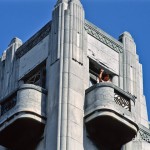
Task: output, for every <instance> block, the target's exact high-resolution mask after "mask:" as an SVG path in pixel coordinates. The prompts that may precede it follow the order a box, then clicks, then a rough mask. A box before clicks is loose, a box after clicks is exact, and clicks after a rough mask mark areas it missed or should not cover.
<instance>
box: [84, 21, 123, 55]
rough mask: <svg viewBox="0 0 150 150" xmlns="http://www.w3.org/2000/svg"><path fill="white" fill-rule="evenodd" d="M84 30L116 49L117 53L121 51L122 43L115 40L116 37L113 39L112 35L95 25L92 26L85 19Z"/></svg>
mask: <svg viewBox="0 0 150 150" xmlns="http://www.w3.org/2000/svg"><path fill="white" fill-rule="evenodd" d="M85 30H86V31H87V33H88V34H89V35H91V36H93V37H94V38H96V39H97V40H99V41H100V42H102V43H104V44H105V45H107V46H108V47H110V48H111V49H113V50H115V51H117V52H118V53H119V52H121V53H122V52H123V44H122V43H120V42H119V41H117V40H116V39H114V38H113V37H111V36H110V35H108V34H107V33H105V32H104V31H102V30H101V29H99V28H97V27H96V26H94V25H93V24H92V23H90V22H89V21H87V20H85Z"/></svg>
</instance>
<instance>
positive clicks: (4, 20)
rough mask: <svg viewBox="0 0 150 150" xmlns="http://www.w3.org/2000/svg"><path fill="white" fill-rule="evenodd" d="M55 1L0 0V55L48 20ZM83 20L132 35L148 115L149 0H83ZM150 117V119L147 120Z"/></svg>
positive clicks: (112, 33) (149, 58)
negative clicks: (16, 39)
mask: <svg viewBox="0 0 150 150" xmlns="http://www.w3.org/2000/svg"><path fill="white" fill-rule="evenodd" d="M55 3H56V0H0V54H1V53H2V52H3V51H4V50H5V49H6V48H7V45H8V44H9V43H10V41H11V39H12V38H13V37H16V36H17V37H19V38H20V39H22V41H23V42H25V41H26V40H27V39H28V38H30V37H31V36H32V35H33V34H34V33H36V32H37V31H38V30H39V29H40V28H41V27H42V26H44V25H45V24H46V23H47V22H48V21H49V20H50V19H51V13H52V9H53V7H54V4H55ZM82 4H83V7H84V9H85V14H86V19H87V20H89V21H91V22H92V23H94V24H95V25H97V26H98V27H100V28H101V29H103V30H104V31H105V32H107V33H108V34H110V35H112V36H113V37H115V38H116V39H118V37H119V35H120V34H121V33H123V32H124V31H129V32H130V33H131V35H132V36H133V38H134V40H135V42H136V45H137V53H138V55H139V56H140V63H142V64H143V74H144V94H145V95H146V99H147V105H148V110H149V116H150V86H149V85H150V80H149V71H150V47H149V45H150V0H82ZM149 118H150V117H149Z"/></svg>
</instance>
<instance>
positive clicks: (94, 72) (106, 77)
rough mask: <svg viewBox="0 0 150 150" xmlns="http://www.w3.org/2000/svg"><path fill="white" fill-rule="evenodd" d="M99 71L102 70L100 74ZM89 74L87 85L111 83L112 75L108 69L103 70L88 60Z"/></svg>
mask: <svg viewBox="0 0 150 150" xmlns="http://www.w3.org/2000/svg"><path fill="white" fill-rule="evenodd" d="M101 70H103V72H102V73H100V72H101ZM89 74H90V83H89V85H90V86H92V85H94V84H96V83H99V82H111V81H112V74H111V73H110V71H109V70H108V69H105V68H104V67H103V66H101V65H99V64H98V63H96V62H94V61H93V60H90V64H89Z"/></svg>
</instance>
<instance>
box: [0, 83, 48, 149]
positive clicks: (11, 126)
mask: <svg viewBox="0 0 150 150" xmlns="http://www.w3.org/2000/svg"><path fill="white" fill-rule="evenodd" d="M45 105H46V90H45V89H42V88H41V87H38V86H35V85H31V84H24V85H22V86H21V87H20V88H18V89H17V90H16V92H13V95H10V97H7V98H6V99H3V100H1V103H0V106H1V117H0V144H1V145H3V146H5V147H7V148H11V149H19V148H20V147H26V146H27V145H30V142H31V141H32V142H33V143H36V142H37V141H38V139H39V138H40V136H41V135H42V134H43V130H44V126H45V122H46V107H45Z"/></svg>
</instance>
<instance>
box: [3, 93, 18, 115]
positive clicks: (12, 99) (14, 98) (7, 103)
mask: <svg viewBox="0 0 150 150" xmlns="http://www.w3.org/2000/svg"><path fill="white" fill-rule="evenodd" d="M16 102H17V95H16V93H15V94H14V95H13V96H11V97H10V98H9V99H7V100H6V101H4V102H3V103H1V113H0V115H1V116H2V115H4V114H5V113H6V112H8V111H9V110H11V109H12V108H13V107H14V106H15V105H16Z"/></svg>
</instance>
